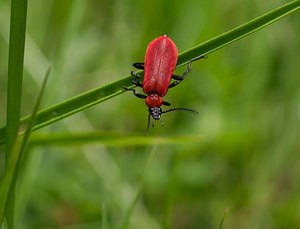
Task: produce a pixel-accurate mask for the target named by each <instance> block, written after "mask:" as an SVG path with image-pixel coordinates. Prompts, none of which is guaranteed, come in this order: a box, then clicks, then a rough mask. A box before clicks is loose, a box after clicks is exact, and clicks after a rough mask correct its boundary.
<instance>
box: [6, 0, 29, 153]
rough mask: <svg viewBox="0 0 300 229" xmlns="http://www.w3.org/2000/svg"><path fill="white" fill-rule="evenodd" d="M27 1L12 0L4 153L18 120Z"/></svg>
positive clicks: (9, 145) (11, 140)
mask: <svg viewBox="0 0 300 229" xmlns="http://www.w3.org/2000/svg"><path fill="white" fill-rule="evenodd" d="M26 14H27V0H12V2H11V23H10V41H9V60H8V83H7V129H6V141H7V144H6V151H7V152H8V153H9V152H10V151H11V149H12V148H13V145H14V142H15V139H16V137H17V133H18V129H19V120H20V110H21V98H22V78H23V62H24V46H25V30H26Z"/></svg>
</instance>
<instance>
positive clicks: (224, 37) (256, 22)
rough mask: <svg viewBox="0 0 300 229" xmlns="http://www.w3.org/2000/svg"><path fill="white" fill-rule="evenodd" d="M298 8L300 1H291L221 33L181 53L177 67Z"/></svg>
mask: <svg viewBox="0 0 300 229" xmlns="http://www.w3.org/2000/svg"><path fill="white" fill-rule="evenodd" d="M299 8H300V1H299V0H296V1H292V2H290V3H287V4H285V5H283V6H281V7H278V8H276V9H275V10H273V11H270V12H269V13H266V14H264V15H262V16H260V17H257V18H255V19H253V20H251V21H249V22H247V23H244V24H242V25H240V26H238V27H237V28H234V29H232V30H230V31H228V32H226V33H223V34H221V35H219V36H217V37H215V38H213V39H210V40H208V41H206V42H204V43H202V44H200V45H198V46H196V47H194V48H192V49H190V50H187V51H185V52H182V53H181V54H180V55H179V56H178V62H177V65H182V64H184V63H187V62H188V61H189V60H191V59H193V58H195V57H197V56H200V55H208V54H209V53H212V52H214V51H216V50H218V49H220V48H222V47H224V46H226V45H229V44H231V43H233V42H235V41H237V40H239V39H241V38H243V37H245V36H247V35H249V34H251V33H254V32H256V31H258V30H260V29H262V28H264V27H266V26H268V25H270V24H272V23H273V22H275V21H277V20H279V19H281V18H283V17H285V16H287V15H289V14H291V13H293V12H294V11H296V10H299Z"/></svg>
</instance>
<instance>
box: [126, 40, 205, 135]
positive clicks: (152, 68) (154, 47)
mask: <svg viewBox="0 0 300 229" xmlns="http://www.w3.org/2000/svg"><path fill="white" fill-rule="evenodd" d="M177 58H178V51H177V47H176V45H175V43H174V42H173V41H172V40H171V39H170V38H169V37H167V36H166V35H164V36H160V37H158V38H156V39H154V40H153V41H151V42H150V44H149V45H148V47H147V50H146V54H145V63H134V64H133V66H134V67H136V68H137V69H143V70H144V81H143V83H141V82H139V81H138V79H140V78H141V76H140V75H138V74H136V73H134V72H133V71H131V74H132V75H133V76H134V77H135V78H134V79H133V80H132V83H133V84H134V85H136V86H138V87H142V88H143V91H144V93H145V94H147V95H143V94H138V93H136V91H135V89H132V88H128V87H124V89H125V90H131V91H133V94H134V95H135V96H137V97H138V98H143V99H145V102H146V105H147V106H148V107H149V108H148V111H149V114H148V125H147V129H148V128H149V125H150V115H151V116H152V117H153V119H154V120H159V119H160V117H161V114H162V113H166V112H170V111H190V112H192V113H194V114H198V112H197V111H195V110H192V109H189V108H172V109H169V110H166V111H162V109H161V108H160V107H161V106H162V105H166V106H170V105H171V104H170V103H168V102H166V101H164V100H163V97H164V96H165V95H166V94H167V92H168V89H169V88H172V87H174V86H176V85H177V84H179V83H180V82H181V81H182V80H184V79H185V77H186V76H187V74H188V73H189V71H190V69H191V64H192V62H193V61H195V60H198V59H201V58H204V56H199V57H197V58H194V59H192V60H190V61H189V62H188V66H187V68H186V70H185V71H184V73H183V75H182V76H177V75H174V74H173V73H174V70H175V68H176V64H177ZM171 79H174V80H175V81H174V82H172V83H171Z"/></svg>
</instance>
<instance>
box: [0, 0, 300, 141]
mask: <svg viewBox="0 0 300 229" xmlns="http://www.w3.org/2000/svg"><path fill="white" fill-rule="evenodd" d="M299 8H300V0H296V1H292V2H290V3H288V4H285V5H283V6H281V7H279V8H277V9H275V10H273V11H271V12H269V13H267V14H264V15H262V16H260V17H258V18H256V19H254V20H251V21H249V22H247V23H245V24H243V25H241V26H239V27H237V28H235V29H233V30H230V31H228V32H226V33H223V34H221V35H220V36H218V37H215V38H213V39H211V40H209V41H207V42H204V43H202V44H200V45H198V46H196V47H194V48H192V49H190V50H187V51H185V52H182V53H181V54H180V55H179V57H178V63H177V65H178V66H180V65H183V64H185V63H186V62H187V61H188V60H190V59H193V58H196V57H198V56H200V55H203V54H209V53H212V52H214V51H216V50H217V49H220V48H222V47H224V46H226V45H228V44H230V43H233V42H235V41H236V40H238V39H241V38H243V37H245V36H247V35H249V34H251V33H253V32H255V31H257V30H259V29H261V28H263V27H265V26H267V25H269V24H271V23H273V22H275V21H277V20H279V19H281V18H282V17H284V16H287V15H288V14H291V13H292V12H294V11H296V10H298V9H299ZM140 73H142V71H140ZM123 86H127V87H133V85H132V83H131V76H130V75H127V76H125V77H123V78H122V79H120V80H117V81H115V82H112V83H110V84H107V85H105V86H103V87H100V88H96V89H94V90H90V91H87V92H85V93H83V94H80V95H78V96H75V97H73V98H70V99H68V100H65V101H63V102H61V103H58V104H56V105H53V106H51V107H49V108H46V109H43V110H41V111H40V112H38V114H37V118H36V124H35V126H34V128H33V129H38V128H41V127H43V126H46V125H49V124H51V123H53V122H56V121H58V120H61V119H63V118H65V117H68V116H70V115H72V114H74V113H77V112H79V111H82V110H84V109H86V108H88V107H91V106H94V105H96V104H98V103H101V102H103V101H105V100H107V99H110V98H112V97H114V96H116V95H119V94H121V93H123V92H124V89H123ZM28 118H29V117H28V116H27V117H25V118H23V119H22V120H21V123H22V124H26V123H27V122H28ZM5 131H6V127H2V128H1V129H0V144H4V143H5V138H4V136H5Z"/></svg>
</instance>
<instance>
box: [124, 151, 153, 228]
mask: <svg viewBox="0 0 300 229" xmlns="http://www.w3.org/2000/svg"><path fill="white" fill-rule="evenodd" d="M156 152H157V145H154V146H153V147H152V149H151V151H150V153H149V155H148V156H147V159H146V162H145V165H144V166H143V172H142V175H141V180H140V183H139V186H138V188H137V192H136V195H135V197H134V198H133V200H132V202H131V204H130V206H129V208H128V210H127V212H126V216H125V220H124V223H123V225H122V229H127V228H128V225H129V223H130V218H131V215H132V213H133V211H134V209H135V207H136V205H137V203H138V201H139V199H140V196H141V194H142V190H143V187H144V182H145V177H146V173H147V171H148V170H149V166H150V164H151V162H152V161H153V159H154V156H155V153H156Z"/></svg>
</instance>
